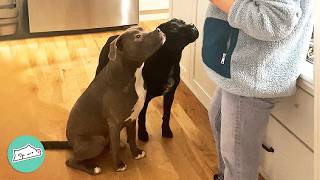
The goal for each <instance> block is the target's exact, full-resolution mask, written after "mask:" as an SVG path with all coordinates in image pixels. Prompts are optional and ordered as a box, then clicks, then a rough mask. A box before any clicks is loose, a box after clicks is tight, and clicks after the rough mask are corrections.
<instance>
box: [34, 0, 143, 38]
mask: <svg viewBox="0 0 320 180" xmlns="http://www.w3.org/2000/svg"><path fill="white" fill-rule="evenodd" d="M28 15H29V28H30V33H39V32H53V31H67V30H85V29H95V28H106V27H116V26H124V25H132V24H138V22H139V0H28Z"/></svg>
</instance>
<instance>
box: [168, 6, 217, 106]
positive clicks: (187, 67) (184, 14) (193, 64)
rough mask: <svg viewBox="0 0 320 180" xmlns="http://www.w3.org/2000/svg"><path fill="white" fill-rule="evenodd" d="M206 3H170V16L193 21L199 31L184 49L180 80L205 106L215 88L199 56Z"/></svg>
mask: <svg viewBox="0 0 320 180" xmlns="http://www.w3.org/2000/svg"><path fill="white" fill-rule="evenodd" d="M208 3H209V2H208V1H197V0H171V4H170V5H171V8H170V9H171V17H175V18H179V19H183V20H184V21H186V22H189V23H194V24H195V25H196V26H197V28H198V30H199V32H200V35H199V38H198V39H197V41H196V42H195V43H192V44H190V45H189V46H187V47H186V48H185V49H184V51H183V56H182V60H181V63H180V67H181V78H182V80H183V81H184V82H185V84H186V85H187V86H188V87H189V88H190V89H191V91H192V92H193V93H194V94H195V96H196V97H197V98H198V99H199V100H200V102H201V103H202V104H203V105H204V106H205V107H208V105H209V102H210V97H211V96H212V94H213V91H214V89H215V85H214V83H213V82H212V81H211V80H210V79H209V78H208V76H207V74H206V72H205V71H204V69H203V67H202V56H201V48H202V36H203V24H204V18H205V14H206V10H207V7H208Z"/></svg>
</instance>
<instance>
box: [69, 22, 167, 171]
mask: <svg viewBox="0 0 320 180" xmlns="http://www.w3.org/2000/svg"><path fill="white" fill-rule="evenodd" d="M164 41H165V35H164V34H163V33H162V32H161V31H160V30H159V29H157V30H155V31H152V32H149V33H147V32H144V31H143V29H142V28H140V27H134V28H130V29H129V30H127V31H126V32H124V33H123V34H122V35H120V36H119V37H118V38H117V39H115V40H114V41H113V42H112V43H111V45H110V52H109V55H108V57H109V59H110V60H111V61H110V62H109V65H108V66H106V67H105V68H104V69H103V70H102V71H101V72H100V73H99V75H98V76H96V77H95V79H94V80H93V81H92V82H91V84H90V85H89V87H88V88H87V89H86V90H85V91H84V93H83V94H82V95H81V96H80V98H79V99H78V100H77V102H76V103H75V105H74V106H73V108H72V110H71V112H70V115H69V119H68V124H67V139H68V143H69V145H70V146H72V155H73V157H72V158H70V159H69V160H67V162H66V164H67V165H68V166H69V167H72V168H75V169H79V170H82V171H85V172H87V173H89V174H99V173H100V172H101V168H100V167H98V166H97V165H92V164H91V165H90V163H89V160H92V159H93V158H95V157H97V156H98V155H100V154H101V153H102V151H103V150H104V149H105V147H106V146H107V145H108V144H109V143H110V148H111V155H112V159H113V165H114V168H115V170H116V171H124V170H125V169H126V168H127V166H126V164H125V163H124V162H122V161H121V159H120V157H119V150H120V131H121V129H122V128H123V127H126V130H127V136H128V143H129V146H130V150H131V153H132V155H133V157H134V158H135V159H140V158H143V157H144V156H145V152H144V151H142V150H140V149H139V148H138V147H137V145H136V119H137V117H138V115H139V113H140V111H141V109H142V107H143V103H144V98H145V87H144V83H143V78H142V75H141V70H142V65H143V62H144V61H145V60H146V59H147V58H148V57H150V56H151V55H152V54H153V53H154V52H156V51H157V50H158V49H159V48H160V46H161V45H162V44H163V43H164Z"/></svg>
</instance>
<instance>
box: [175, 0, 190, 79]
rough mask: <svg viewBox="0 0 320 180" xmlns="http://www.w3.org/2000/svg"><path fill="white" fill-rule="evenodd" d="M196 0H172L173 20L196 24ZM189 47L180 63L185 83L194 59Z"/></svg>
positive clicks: (184, 51)
mask: <svg viewBox="0 0 320 180" xmlns="http://www.w3.org/2000/svg"><path fill="white" fill-rule="evenodd" d="M195 7H196V1H195V0H171V18H177V19H182V20H184V21H185V22H187V23H194V24H195V17H196V8H195ZM193 46H194V44H190V45H188V46H187V47H186V48H185V49H184V50H183V54H182V58H181V62H180V68H181V78H182V80H183V81H184V82H187V81H188V80H189V72H190V63H191V59H192V47H193Z"/></svg>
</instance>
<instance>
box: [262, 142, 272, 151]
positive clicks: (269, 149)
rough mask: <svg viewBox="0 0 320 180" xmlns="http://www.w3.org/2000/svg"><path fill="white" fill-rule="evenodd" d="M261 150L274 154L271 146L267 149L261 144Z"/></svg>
mask: <svg viewBox="0 0 320 180" xmlns="http://www.w3.org/2000/svg"><path fill="white" fill-rule="evenodd" d="M262 148H263V149H264V150H266V151H267V152H271V153H274V149H273V147H272V146H270V147H268V146H266V145H264V144H262Z"/></svg>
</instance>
